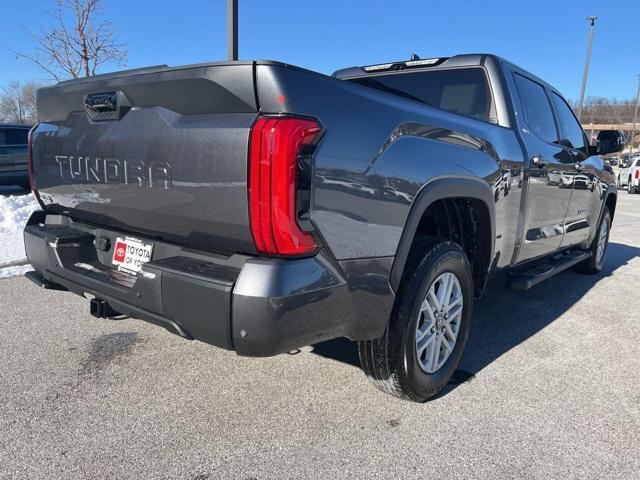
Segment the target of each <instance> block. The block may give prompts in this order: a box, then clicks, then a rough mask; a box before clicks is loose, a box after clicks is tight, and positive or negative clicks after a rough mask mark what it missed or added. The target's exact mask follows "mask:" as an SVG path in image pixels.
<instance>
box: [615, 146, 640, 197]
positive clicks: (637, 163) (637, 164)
mask: <svg viewBox="0 0 640 480" xmlns="http://www.w3.org/2000/svg"><path fill="white" fill-rule="evenodd" d="M618 186H619V187H620V188H624V187H627V191H628V192H629V193H637V192H639V191H640V155H635V154H634V155H633V156H632V157H631V161H630V162H629V163H625V164H624V165H622V164H621V166H620V171H619V172H618Z"/></svg>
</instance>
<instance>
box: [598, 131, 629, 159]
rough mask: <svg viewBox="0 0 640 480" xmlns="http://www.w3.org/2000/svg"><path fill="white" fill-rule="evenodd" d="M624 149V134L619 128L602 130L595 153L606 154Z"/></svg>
mask: <svg viewBox="0 0 640 480" xmlns="http://www.w3.org/2000/svg"><path fill="white" fill-rule="evenodd" d="M622 150H624V134H623V133H622V132H620V131H618V130H601V131H600V133H598V140H597V142H596V147H595V152H594V154H595V155H606V154H608V153H616V152H621V151H622Z"/></svg>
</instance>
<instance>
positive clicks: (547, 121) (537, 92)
mask: <svg viewBox="0 0 640 480" xmlns="http://www.w3.org/2000/svg"><path fill="white" fill-rule="evenodd" d="M513 76H514V79H515V82H516V88H517V89H518V96H519V97H520V103H521V104H522V109H523V114H524V120H525V122H526V124H527V126H528V127H529V128H530V129H531V130H533V131H534V132H535V133H536V134H537V135H538V136H539V137H540V138H542V139H543V140H546V141H547V142H549V143H553V142H555V141H556V140H557V139H558V132H557V130H556V121H555V119H554V117H553V112H552V110H551V104H550V103H549V98H548V97H547V94H546V92H545V91H544V87H543V86H542V85H540V84H539V83H538V82H534V81H533V80H530V79H528V78H526V77H523V76H522V75H520V74H517V73H514V75H513Z"/></svg>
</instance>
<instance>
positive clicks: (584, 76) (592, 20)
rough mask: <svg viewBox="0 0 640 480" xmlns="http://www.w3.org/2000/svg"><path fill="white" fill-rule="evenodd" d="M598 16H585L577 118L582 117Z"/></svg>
mask: <svg viewBox="0 0 640 480" xmlns="http://www.w3.org/2000/svg"><path fill="white" fill-rule="evenodd" d="M597 18H598V17H587V20H589V41H588V44H587V58H586V60H585V62H584V73H583V74H582V91H581V92H580V102H579V103H578V120H581V118H582V105H583V104H584V92H585V90H586V89H587V77H588V76H589V62H590V61H591V45H593V31H594V30H595V28H596V19H597Z"/></svg>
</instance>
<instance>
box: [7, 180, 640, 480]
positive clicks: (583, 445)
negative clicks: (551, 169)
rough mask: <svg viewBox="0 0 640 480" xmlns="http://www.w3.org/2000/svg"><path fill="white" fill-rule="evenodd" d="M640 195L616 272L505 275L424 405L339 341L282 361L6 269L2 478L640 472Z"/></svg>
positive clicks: (628, 215) (623, 198) (618, 242)
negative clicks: (506, 282)
mask: <svg viewBox="0 0 640 480" xmlns="http://www.w3.org/2000/svg"><path fill="white" fill-rule="evenodd" d="M639 285H640V195H628V194H627V193H626V192H624V191H622V192H620V197H619V203H618V210H617V214H616V218H615V221H614V229H613V231H612V235H611V244H610V249H609V252H608V257H607V262H606V267H605V270H604V271H603V272H602V273H601V274H600V275H597V276H584V275H581V274H578V273H574V272H566V273H564V274H561V275H559V276H557V277H555V278H552V279H551V280H549V281H547V282H546V283H542V284H541V285H539V286H538V287H536V288H534V289H532V290H530V291H527V292H514V291H510V290H506V289H505V288H504V286H503V281H502V280H501V279H500V278H497V279H495V280H494V281H493V282H492V284H491V285H490V287H489V289H488V291H487V292H486V294H485V296H484V297H483V299H482V300H481V301H480V302H479V303H478V304H477V307H476V312H475V315H474V318H475V320H474V327H473V333H472V336H471V339H470V343H469V346H468V348H467V352H466V354H465V358H464V360H463V363H462V365H461V367H460V371H459V372H458V374H457V375H456V382H453V383H452V384H451V385H450V386H449V388H447V390H446V391H445V392H444V394H443V395H441V396H440V397H438V398H437V399H435V400H433V401H431V402H429V403H427V404H423V405H417V404H411V403H408V402H403V401H400V400H396V399H394V398H391V397H389V396H386V395H384V394H382V393H380V392H378V391H377V390H376V389H375V388H374V387H373V386H371V385H369V383H368V382H367V380H366V378H365V377H364V375H363V374H362V373H361V371H360V370H359V368H358V367H357V366H356V364H357V354H356V350H355V347H354V345H353V344H352V343H350V342H348V341H333V342H328V343H324V344H321V345H317V346H315V347H308V348H305V349H303V350H302V351H301V352H300V353H299V354H297V355H281V356H278V357H274V358H267V359H249V358H241V357H237V356H236V355H235V354H234V353H230V352H226V351H223V350H219V349H215V348H212V347H209V346H207V345H204V344H201V343H197V342H188V341H185V340H182V339H180V338H178V337H175V336H172V335H171V334H169V333H167V332H165V331H164V330H163V329H160V328H157V327H154V326H151V325H147V324H145V323H143V322H141V321H136V320H122V321H107V320H97V319H94V318H92V317H90V316H89V312H88V310H89V307H88V304H87V302H86V301H85V300H83V299H81V298H79V297H76V296H73V295H71V294H66V293H60V292H50V291H44V290H40V289H38V288H37V287H36V286H35V285H33V284H31V283H30V282H29V281H27V280H26V279H24V278H12V279H5V280H0V329H1V330H0V365H1V368H0V478H2V479H5V478H7V479H8V478H16V479H25V478H34V479H76V478H109V479H115V478H131V479H143V478H144V479H147V478H150V479H176V478H179V479H191V480H196V479H199V480H204V479H218V478H225V479H226V478H233V479H271V478H366V479H370V478H540V479H543V478H544V479H546V478H563V479H568V478H597V479H603V478H620V479H634V478H640V435H639V433H640V346H639V345H640V342H639V339H640V308H639V307H638V301H637V299H638V292H639V288H638V287H639Z"/></svg>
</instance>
